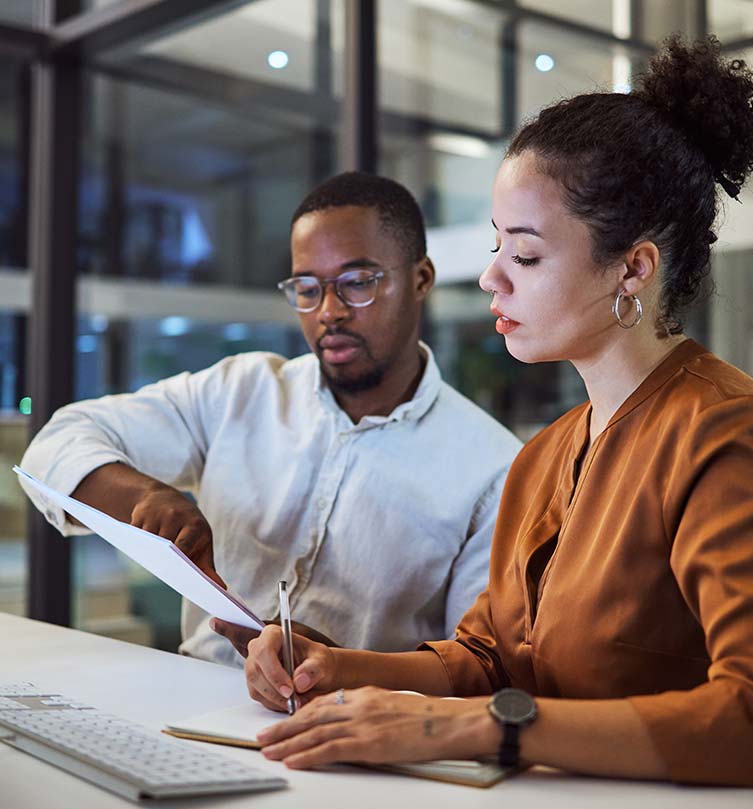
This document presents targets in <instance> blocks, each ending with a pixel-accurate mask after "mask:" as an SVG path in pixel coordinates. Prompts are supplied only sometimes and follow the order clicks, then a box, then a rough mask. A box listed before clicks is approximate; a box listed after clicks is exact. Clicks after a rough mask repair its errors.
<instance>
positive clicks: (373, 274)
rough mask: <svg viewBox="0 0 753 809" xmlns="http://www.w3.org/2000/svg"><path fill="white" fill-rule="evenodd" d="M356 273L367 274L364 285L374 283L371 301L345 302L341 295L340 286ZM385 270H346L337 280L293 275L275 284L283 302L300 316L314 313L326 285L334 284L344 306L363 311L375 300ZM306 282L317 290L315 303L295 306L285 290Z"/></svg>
mask: <svg viewBox="0 0 753 809" xmlns="http://www.w3.org/2000/svg"><path fill="white" fill-rule="evenodd" d="M356 273H368V274H369V276H370V277H369V278H366V279H363V280H364V281H365V282H366V283H371V282H372V281H373V282H374V295H373V297H372V298H371V300H368V301H364V302H363V303H352V302H351V301H349V300H347V298H346V297H345V295H344V294H343V292H342V290H341V288H340V285H341V284H345V283H347V282H348V281H350V280H353V276H355V274H356ZM386 273H387V270H367V269H365V268H364V269H357V270H347V271H346V272H344V273H341V274H340V275H338V276H337V278H324V279H321V278H317V277H316V276H315V275H294V276H292V277H291V278H286V279H285V280H284V281H280V282H279V283H278V284H277V289H279V290H280V292H282V294H283V296H284V297H285V300H286V301H287V302H288V303H289V304H290V306H291V307H292V308H293V309H295V311H296V312H301V313H302V314H307V313H309V312H314V311H316V310H317V309H318V308H319V307H320V306H321V304H322V301H323V300H324V291H325V289H326V287H327V284H334V287H335V294H336V295H337V297H338V298H339V299H340V300H341V301H342V302H343V303H344V304H345V305H346V306H349V307H351V308H353V309H363V308H365V307H366V306H371V304H372V303H374V301H375V300H376V297H377V294H378V292H379V281H380V279H382V278H384V276H385V274H386ZM304 279H305V280H307V281H314V282H316V285H317V286H318V288H319V294H318V296H317V298H316V303H315V304H314V305H313V306H307V307H302V306H296V305H295V304H294V303H293V302H292V301H291V299H290V297H289V296H288V292H287V290H288V289H290V288H291V287H293V285H294V284H296V283H297V282H298V281H301V280H304Z"/></svg>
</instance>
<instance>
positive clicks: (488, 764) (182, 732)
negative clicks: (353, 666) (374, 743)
mask: <svg viewBox="0 0 753 809" xmlns="http://www.w3.org/2000/svg"><path fill="white" fill-rule="evenodd" d="M283 718H284V714H279V713H275V712H274V711H268V710H267V709H266V708H264V707H262V706H261V705H259V704H258V703H257V702H251V701H250V700H249V701H248V702H244V703H242V704H240V705H234V706H233V707H231V708H223V709H222V710H219V711H212V712H210V713H205V714H199V715H198V716H192V717H189V718H188V719H184V720H181V721H178V722H172V723H170V724H168V725H167V726H166V727H165V728H164V730H163V732H164V733H168V734H170V735H171V736H178V737H179V738H181V739H195V740H196V741H201V742H212V743H214V744H229V745H233V746H235V747H248V748H251V749H254V750H258V749H259V747H260V745H259V743H258V742H257V741H256V734H257V733H258V732H259V731H260V730H261V729H262V728H265V727H268V726H269V725H273V724H274V723H275V722H279V721H281V720H282V719H283ZM368 766H369V769H376V770H384V771H386V772H393V773H399V774H401V775H412V776H416V777H418V778H430V779H432V780H434V781H447V782H449V783H452V784H462V785H464V786H472V787H490V786H492V785H493V784H496V783H497V782H498V781H501V780H503V779H504V778H505V777H507V776H508V775H512V774H514V772H516V770H514V769H512V768H508V769H506V768H504V767H500V766H499V765H498V764H497V763H496V762H493V761H449V760H448V761H423V762H416V763H412V764H378V765H373V766H372V765H368Z"/></svg>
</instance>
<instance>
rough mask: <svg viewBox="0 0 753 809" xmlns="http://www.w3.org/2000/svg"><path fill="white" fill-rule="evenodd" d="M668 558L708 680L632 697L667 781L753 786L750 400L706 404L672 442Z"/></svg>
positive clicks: (667, 506)
mask: <svg viewBox="0 0 753 809" xmlns="http://www.w3.org/2000/svg"><path fill="white" fill-rule="evenodd" d="M667 484H668V485H667V494H666V498H665V506H664V519H665V526H666V528H667V532H668V535H669V536H670V537H673V539H672V544H671V548H670V551H669V553H670V565H671V567H672V571H673V573H674V575H675V577H676V579H677V582H678V585H679V587H680V590H681V592H682V595H683V597H684V599H685V601H686V603H687V605H688V607H689V609H690V610H691V612H692V613H693V615H694V616H695V618H696V620H697V621H698V623H699V624H700V625H701V626H702V627H703V630H704V634H705V637H706V648H707V651H708V654H709V657H710V659H711V665H710V667H709V671H708V682H706V683H704V684H703V685H700V686H698V687H696V688H694V689H691V690H689V691H672V692H664V693H661V694H656V695H649V696H640V697H633V698H631V703H632V704H633V706H634V707H635V709H636V710H637V711H638V714H639V715H640V717H641V719H642V720H643V722H644V723H645V725H646V727H647V729H648V732H649V734H650V736H651V738H652V740H653V742H654V744H655V746H656V749H657V751H658V753H659V755H660V756H661V757H662V758H663V759H664V761H665V763H666V766H667V770H668V772H669V775H670V778H672V779H673V780H675V781H684V782H699V783H722V784H737V785H746V786H753V401H752V400H751V397H749V396H746V397H739V398H736V399H731V400H727V401H724V402H722V403H721V404H717V405H714V406H713V407H711V408H708V409H707V410H705V411H704V412H703V413H701V414H700V415H699V417H698V420H697V424H693V425H692V427H691V429H689V431H688V433H687V435H686V438H685V440H684V442H683V446H680V447H678V452H677V463H676V467H675V469H674V470H673V472H672V474H671V475H670V478H669V480H668V482H667Z"/></svg>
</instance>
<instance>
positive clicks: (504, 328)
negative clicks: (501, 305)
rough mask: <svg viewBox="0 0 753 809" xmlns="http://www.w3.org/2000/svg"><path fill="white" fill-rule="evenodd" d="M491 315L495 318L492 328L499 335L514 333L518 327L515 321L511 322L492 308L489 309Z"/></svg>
mask: <svg viewBox="0 0 753 809" xmlns="http://www.w3.org/2000/svg"><path fill="white" fill-rule="evenodd" d="M491 310H492V314H493V315H496V316H497V322H496V323H495V324H494V328H495V329H496V330H497V331H498V332H499V334H510V332H513V331H515V329H517V328H518V326H520V323H518V321H517V320H513V319H512V318H510V317H507V315H504V314H502V312H500V311H499V309H496V308H495V307H494V306H492V307H491Z"/></svg>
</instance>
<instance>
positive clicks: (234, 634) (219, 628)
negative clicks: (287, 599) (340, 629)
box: [209, 618, 337, 657]
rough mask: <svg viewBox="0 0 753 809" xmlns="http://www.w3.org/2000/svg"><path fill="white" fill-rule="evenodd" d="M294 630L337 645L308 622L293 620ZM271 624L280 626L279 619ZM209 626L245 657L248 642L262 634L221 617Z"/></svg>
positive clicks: (306, 636) (212, 621)
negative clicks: (308, 624)
mask: <svg viewBox="0 0 753 809" xmlns="http://www.w3.org/2000/svg"><path fill="white" fill-rule="evenodd" d="M291 623H292V625H293V632H295V633H296V635H302V636H303V637H304V638H308V639H309V640H313V641H316V643H323V644H324V645H325V646H337V644H336V643H335V642H334V641H333V640H332V639H331V638H328V637H327V636H326V635H324V634H322V633H321V632H317V631H316V629H312V628H311V627H310V626H306V624H299V623H298V621H292V622H291ZM269 624H273V625H277V626H279V624H280V622H279V620H278V621H269ZM209 626H210V627H211V628H212V629H213V630H214V631H215V632H216V633H217V634H218V635H222V637H223V638H227V639H228V640H229V641H230V643H232V644H233V646H234V648H235V651H236V652H238V654H240V655H242V656H243V657H248V644H249V641H252V640H255V639H256V638H258V637H259V635H260V634H261V633H260V631H259V630H258V629H249V628H248V627H246V626H239V625H238V624H231V623H230V622H229V621H222V620H220V619H219V618H212V619H211V621H210V622H209Z"/></svg>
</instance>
